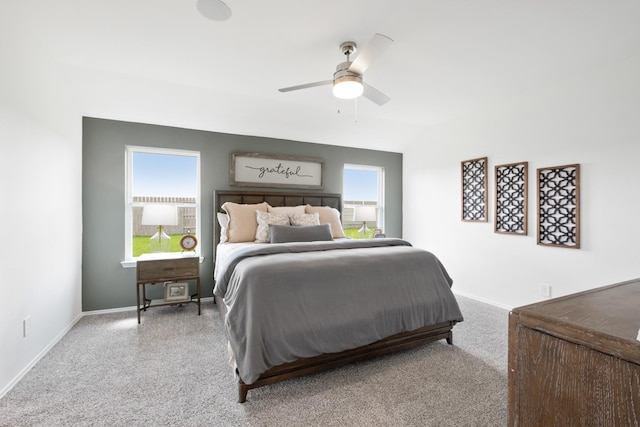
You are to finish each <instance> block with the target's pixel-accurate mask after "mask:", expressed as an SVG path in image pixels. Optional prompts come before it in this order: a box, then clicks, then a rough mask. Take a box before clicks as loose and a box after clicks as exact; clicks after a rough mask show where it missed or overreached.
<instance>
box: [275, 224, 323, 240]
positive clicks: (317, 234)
mask: <svg viewBox="0 0 640 427" xmlns="http://www.w3.org/2000/svg"><path fill="white" fill-rule="evenodd" d="M269 234H270V235H271V243H287V242H316V241H328V240H333V236H332V235H331V226H330V225H329V224H321V225H312V226H309V227H296V226H287V225H270V226H269Z"/></svg>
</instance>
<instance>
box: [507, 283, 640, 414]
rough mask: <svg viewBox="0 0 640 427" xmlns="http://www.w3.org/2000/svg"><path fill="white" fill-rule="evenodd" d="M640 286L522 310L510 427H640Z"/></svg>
mask: <svg viewBox="0 0 640 427" xmlns="http://www.w3.org/2000/svg"><path fill="white" fill-rule="evenodd" d="M639 329H640V279H636V280H633V281H628V282H624V283H619V284H616V285H611V286H605V287H602V288H597V289H592V290H589V291H585V292H580V293H577V294H573V295H568V296H565V297H561V298H555V299H551V300H547V301H543V302H539V303H536V304H531V305H527V306H523V307H519V308H515V309H513V310H512V311H511V313H510V315H509V372H508V376H509V425H510V426H638V425H640V341H638V340H637V339H636V338H637V336H638V330H639Z"/></svg>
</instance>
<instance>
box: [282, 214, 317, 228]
mask: <svg viewBox="0 0 640 427" xmlns="http://www.w3.org/2000/svg"><path fill="white" fill-rule="evenodd" d="M289 221H291V225H297V226H300V227H309V226H312V225H320V214H319V213H318V212H316V213H312V214H293V215H290V216H289Z"/></svg>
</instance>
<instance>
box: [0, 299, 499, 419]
mask: <svg viewBox="0 0 640 427" xmlns="http://www.w3.org/2000/svg"><path fill="white" fill-rule="evenodd" d="M458 301H459V302H460V306H461V309H462V312H463V314H464V316H465V321H464V322H462V323H460V324H458V325H456V326H455V328H454V345H453V346H449V345H447V344H446V343H445V342H444V341H440V342H435V343H431V344H427V345H424V346H422V347H420V348H417V349H413V350H409V351H406V352H403V353H398V354H394V355H389V356H384V357H380V358H377V359H374V360H371V361H367V362H362V363H357V364H353V365H350V366H347V367H344V368H340V369H336V370H333V371H329V372H325V373H321V374H316V375H312V376H308V377H304V378H299V379H294V380H290V381H286V382H283V383H279V384H275V385H272V386H267V387H262V388H259V389H255V390H250V391H249V395H248V401H247V402H246V403H244V404H239V403H237V389H236V383H235V380H234V378H233V376H232V374H231V371H230V369H229V368H228V365H227V362H226V360H227V356H226V346H225V343H224V333H223V331H222V320H221V316H220V313H219V311H218V309H217V308H216V306H215V305H213V303H212V302H207V303H205V304H204V305H203V311H202V315H201V316H197V307H196V306H195V304H191V305H188V306H185V307H159V308H155V309H153V310H150V311H148V312H147V313H143V315H142V324H141V325H140V326H138V325H137V321H136V313H135V311H132V312H121V313H113V314H101V315H92V316H85V317H83V318H82V319H81V320H80V321H79V322H78V323H77V324H76V325H75V326H74V327H73V328H72V329H71V330H70V331H69V333H68V334H67V335H66V336H65V337H64V338H63V339H62V340H61V341H60V342H59V343H58V344H57V345H56V346H55V347H54V348H53V349H52V350H51V351H50V352H49V354H47V355H46V356H45V357H44V358H43V359H42V360H41V361H40V362H39V363H38V364H37V365H36V366H35V367H34V368H33V369H32V370H31V371H30V372H29V373H28V374H27V375H26V376H25V377H24V378H23V379H22V381H20V383H18V384H17V385H16V386H15V387H14V389H13V390H11V391H10V392H9V393H8V394H7V395H6V396H5V397H4V398H3V399H2V400H0V426H89V425H91V426H116V425H128V426H129V425H153V426H161V425H179V426H361V425H369V426H501V425H506V424H507V315H508V312H507V311H506V310H502V309H500V308H496V307H493V306H490V305H487V304H483V303H480V302H477V301H474V300H471V299H468V298H464V297H460V296H458Z"/></svg>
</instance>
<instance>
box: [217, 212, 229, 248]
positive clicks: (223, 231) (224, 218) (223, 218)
mask: <svg viewBox="0 0 640 427" xmlns="http://www.w3.org/2000/svg"><path fill="white" fill-rule="evenodd" d="M216 216H217V217H218V224H220V243H224V242H226V241H227V223H228V222H229V215H227V214H226V213H222V212H218V213H217V215H216Z"/></svg>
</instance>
